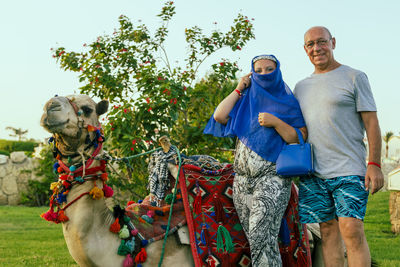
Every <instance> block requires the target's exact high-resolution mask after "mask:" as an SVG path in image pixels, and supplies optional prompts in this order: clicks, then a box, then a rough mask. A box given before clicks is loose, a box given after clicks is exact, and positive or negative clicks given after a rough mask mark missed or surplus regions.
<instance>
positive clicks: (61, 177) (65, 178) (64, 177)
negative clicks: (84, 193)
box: [59, 174, 68, 181]
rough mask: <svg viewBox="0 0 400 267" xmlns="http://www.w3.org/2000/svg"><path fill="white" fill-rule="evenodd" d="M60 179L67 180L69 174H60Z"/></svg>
mask: <svg viewBox="0 0 400 267" xmlns="http://www.w3.org/2000/svg"><path fill="white" fill-rule="evenodd" d="M59 178H60V180H63V181H65V180H67V178H68V175H67V174H64V175H60V177H59Z"/></svg>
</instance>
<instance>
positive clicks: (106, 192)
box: [103, 184, 114, 197]
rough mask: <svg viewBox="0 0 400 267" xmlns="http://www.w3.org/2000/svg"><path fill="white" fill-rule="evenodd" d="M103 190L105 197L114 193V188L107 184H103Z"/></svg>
mask: <svg viewBox="0 0 400 267" xmlns="http://www.w3.org/2000/svg"><path fill="white" fill-rule="evenodd" d="M103 192H104V196H105V197H112V196H113V195H114V191H113V190H112V188H111V187H109V186H108V185H106V184H103Z"/></svg>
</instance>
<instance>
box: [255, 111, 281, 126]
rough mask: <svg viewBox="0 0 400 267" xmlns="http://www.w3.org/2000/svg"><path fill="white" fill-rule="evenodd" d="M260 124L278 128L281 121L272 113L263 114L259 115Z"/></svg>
mask: <svg viewBox="0 0 400 267" xmlns="http://www.w3.org/2000/svg"><path fill="white" fill-rule="evenodd" d="M258 122H259V123H260V125H261V126H264V127H276V126H277V124H278V123H279V119H278V118H277V117H275V116H274V115H272V114H271V113H267V112H263V113H259V114H258Z"/></svg>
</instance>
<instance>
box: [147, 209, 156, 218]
mask: <svg viewBox="0 0 400 267" xmlns="http://www.w3.org/2000/svg"><path fill="white" fill-rule="evenodd" d="M155 214H156V213H155V212H154V210H149V211H147V216H149V217H150V218H153V217H154V215H155Z"/></svg>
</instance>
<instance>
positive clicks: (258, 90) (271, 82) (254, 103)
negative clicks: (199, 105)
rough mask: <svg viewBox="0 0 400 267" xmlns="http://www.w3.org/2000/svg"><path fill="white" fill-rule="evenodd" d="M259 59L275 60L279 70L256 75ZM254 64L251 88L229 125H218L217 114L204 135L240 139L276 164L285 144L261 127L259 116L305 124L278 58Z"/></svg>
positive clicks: (288, 122) (245, 93)
mask: <svg viewBox="0 0 400 267" xmlns="http://www.w3.org/2000/svg"><path fill="white" fill-rule="evenodd" d="M259 59H270V60H273V61H275V62H276V69H275V70H274V71H273V72H272V73H268V74H258V73H256V72H255V71H254V64H253V63H254V62H256V61H257V60H259ZM251 62H252V64H251V70H252V75H251V86H250V87H249V88H246V89H245V90H244V91H243V94H242V97H241V98H240V99H239V101H238V102H237V103H236V105H235V106H234V107H233V109H232V110H231V112H230V113H229V117H230V118H229V120H228V123H227V124H226V125H223V124H220V123H218V122H217V121H215V119H214V115H213V116H212V117H211V118H210V120H209V122H208V123H207V126H206V128H205V129H204V133H205V134H212V135H214V136H217V137H233V136H237V137H238V138H239V139H240V141H242V143H243V144H245V145H246V146H247V147H249V148H250V149H251V150H253V151H254V152H256V153H257V154H258V155H260V156H261V157H262V158H263V159H265V160H267V161H271V162H275V161H276V159H277V158H278V155H279V153H280V151H281V149H282V146H283V145H284V144H285V141H284V140H283V139H282V137H281V136H280V135H279V134H278V133H277V132H276V130H275V129H274V128H270V127H264V126H261V125H260V123H259V122H258V114H259V113H261V112H268V113H271V114H272V115H274V116H276V117H278V118H279V119H281V120H282V121H284V122H286V123H287V124H289V125H291V126H292V127H296V128H301V127H304V126H305V122H304V119H303V115H302V113H301V110H300V105H299V103H298V102H297V100H296V98H295V97H294V95H293V93H292V91H291V90H290V88H289V87H288V86H287V85H286V84H285V82H284V81H283V79H282V73H281V70H280V63H279V61H278V60H277V59H276V57H275V56H273V55H261V56H257V57H255V58H253V60H252V61H251Z"/></svg>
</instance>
